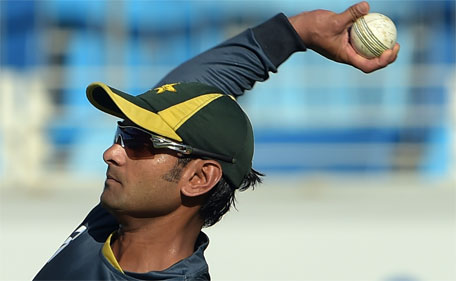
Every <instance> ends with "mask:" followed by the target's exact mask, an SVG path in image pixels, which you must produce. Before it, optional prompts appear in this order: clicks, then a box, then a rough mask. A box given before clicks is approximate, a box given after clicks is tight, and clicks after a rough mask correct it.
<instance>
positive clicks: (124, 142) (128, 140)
mask: <svg viewBox="0 0 456 281" xmlns="http://www.w3.org/2000/svg"><path fill="white" fill-rule="evenodd" d="M114 143H117V144H120V145H121V146H122V147H123V148H124V149H126V150H128V151H127V152H129V155H131V156H133V157H135V158H145V157H150V156H152V155H154V154H155V153H156V149H171V150H173V151H176V152H179V153H181V154H183V155H188V156H200V157H208V158H213V159H217V160H221V161H224V162H229V163H235V162H236V159H234V158H233V157H230V156H225V155H221V154H217V153H213V152H209V151H205V150H202V149H198V148H194V147H192V146H190V145H186V144H183V143H178V142H175V141H172V140H169V139H167V138H164V137H161V136H158V135H155V134H152V133H150V132H148V131H146V130H144V129H141V128H139V127H135V126H125V125H122V124H121V122H117V130H116V134H115V136H114Z"/></svg>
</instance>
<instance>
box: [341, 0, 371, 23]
mask: <svg viewBox="0 0 456 281" xmlns="http://www.w3.org/2000/svg"><path fill="white" fill-rule="evenodd" d="M369 9H370V8H369V3H367V2H365V1H363V2H359V3H357V4H355V5H353V6H351V7H349V8H348V9H347V10H345V11H344V12H342V13H341V14H340V16H341V17H342V20H343V22H344V24H346V25H349V24H352V23H353V22H355V21H356V20H357V19H358V18H360V17H362V16H364V15H366V14H367V13H369Z"/></svg>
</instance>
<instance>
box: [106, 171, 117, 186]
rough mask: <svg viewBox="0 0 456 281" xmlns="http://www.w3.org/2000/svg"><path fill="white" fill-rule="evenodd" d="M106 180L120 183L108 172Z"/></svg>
mask: <svg viewBox="0 0 456 281" xmlns="http://www.w3.org/2000/svg"><path fill="white" fill-rule="evenodd" d="M106 180H114V181H116V182H119V183H120V181H119V180H118V179H117V178H116V177H115V176H113V175H112V173H110V172H109V171H108V172H106Z"/></svg>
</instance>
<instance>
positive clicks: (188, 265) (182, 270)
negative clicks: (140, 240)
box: [102, 232, 209, 280]
mask: <svg viewBox="0 0 456 281" xmlns="http://www.w3.org/2000/svg"><path fill="white" fill-rule="evenodd" d="M113 233H114V232H113ZM113 233H111V234H110V235H109V237H108V238H107V239H106V242H105V243H104V245H103V248H102V253H103V256H104V257H105V258H106V260H107V261H108V262H109V263H110V264H111V265H112V266H113V267H114V268H115V269H117V270H118V271H120V272H122V273H124V274H126V275H129V276H131V277H135V278H138V279H144V278H147V279H152V280H156V279H159V278H163V279H165V278H168V277H171V276H185V277H193V276H200V275H203V274H209V273H208V270H209V269H208V265H207V262H206V259H205V258H204V251H205V250H206V248H207V246H208V245H209V238H208V237H207V235H206V234H205V233H204V232H200V234H199V235H198V238H197V239H196V243H195V251H194V252H193V254H192V255H191V256H189V257H187V258H185V259H183V260H180V261H179V262H177V263H175V264H173V265H172V266H170V267H168V268H167V269H165V270H163V271H150V272H147V273H136V272H129V271H125V272H124V271H123V270H122V268H121V267H120V265H119V263H118V262H117V259H116V257H115V256H114V253H113V252H112V249H111V237H112V235H113Z"/></svg>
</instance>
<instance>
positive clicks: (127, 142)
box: [114, 127, 154, 158]
mask: <svg viewBox="0 0 456 281" xmlns="http://www.w3.org/2000/svg"><path fill="white" fill-rule="evenodd" d="M114 143H117V144H120V145H122V146H123V147H124V148H125V151H126V152H127V155H128V156H129V157H131V158H145V157H151V156H153V155H154V147H153V144H152V142H151V140H150V136H149V135H148V134H146V133H144V132H142V131H140V130H136V129H134V128H131V127H127V128H119V127H118V128H117V132H116V135H115V138H114Z"/></svg>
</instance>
